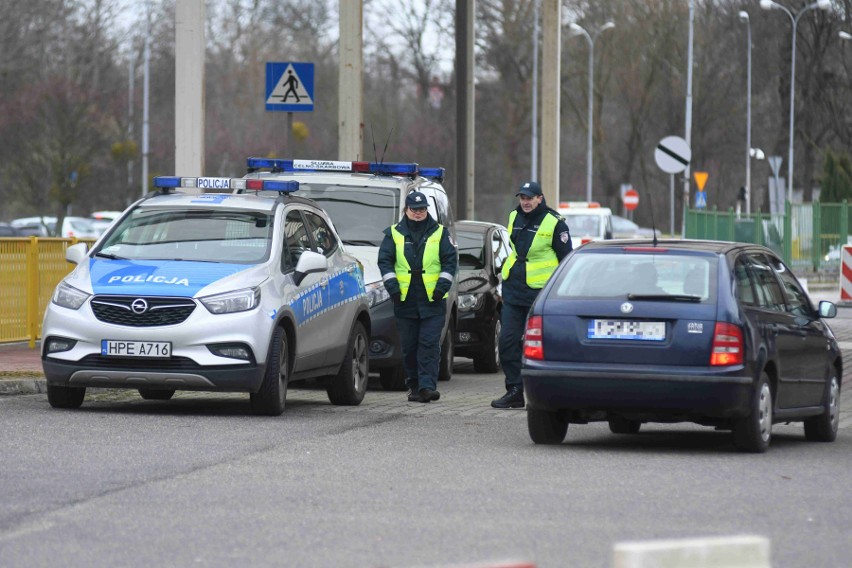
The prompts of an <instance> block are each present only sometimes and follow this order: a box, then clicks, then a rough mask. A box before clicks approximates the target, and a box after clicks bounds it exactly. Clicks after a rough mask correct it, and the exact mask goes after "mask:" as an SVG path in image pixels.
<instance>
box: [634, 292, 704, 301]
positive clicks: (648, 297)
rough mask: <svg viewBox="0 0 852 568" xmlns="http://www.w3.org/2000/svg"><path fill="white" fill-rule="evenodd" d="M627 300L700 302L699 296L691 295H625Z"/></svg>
mask: <svg viewBox="0 0 852 568" xmlns="http://www.w3.org/2000/svg"><path fill="white" fill-rule="evenodd" d="M627 299H628V300H663V301H667V302H700V301H701V296H693V295H691V294H627Z"/></svg>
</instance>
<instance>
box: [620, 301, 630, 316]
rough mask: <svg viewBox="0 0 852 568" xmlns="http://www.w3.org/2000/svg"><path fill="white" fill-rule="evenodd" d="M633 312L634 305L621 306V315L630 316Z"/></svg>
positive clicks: (626, 303)
mask: <svg viewBox="0 0 852 568" xmlns="http://www.w3.org/2000/svg"><path fill="white" fill-rule="evenodd" d="M632 311H633V304H631V303H630V302H624V303H623V304H621V313H622V314H629V313H630V312H632Z"/></svg>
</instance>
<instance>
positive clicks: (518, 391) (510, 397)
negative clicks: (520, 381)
mask: <svg viewBox="0 0 852 568" xmlns="http://www.w3.org/2000/svg"><path fill="white" fill-rule="evenodd" d="M525 404H526V403H525V402H524V387H522V386H521V385H512V386H511V387H509V388H508V389H506V394H504V395H503V396H501V397H500V398H498V399H497V400H492V401H491V406H492V407H494V408H523V407H524V405H525Z"/></svg>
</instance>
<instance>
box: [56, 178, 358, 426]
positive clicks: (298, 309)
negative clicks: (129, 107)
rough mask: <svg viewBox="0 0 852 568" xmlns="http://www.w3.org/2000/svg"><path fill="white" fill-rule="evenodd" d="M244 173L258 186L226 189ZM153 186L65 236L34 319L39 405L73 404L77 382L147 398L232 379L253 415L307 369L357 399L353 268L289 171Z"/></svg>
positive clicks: (226, 385)
mask: <svg viewBox="0 0 852 568" xmlns="http://www.w3.org/2000/svg"><path fill="white" fill-rule="evenodd" d="M252 184H255V185H257V187H256V188H253V187H251V186H252ZM246 185H248V186H249V187H248V188H249V189H258V190H261V189H262V190H266V191H264V193H263V195H249V194H245V195H240V194H234V193H230V192H232V191H233V190H234V189H237V188H240V187H243V188H246ZM155 186H156V187H158V188H159V191H157V192H152V193H151V194H149V195H148V196H147V197H145V198H143V199H142V200H140V201H138V202H137V203H135V204H134V205H132V206H131V207H129V208H128V209H127V211H125V212H124V214H123V215H122V217H121V218H120V219H119V220H118V221H116V222H115V224H114V225H113V226H112V227H111V228H110V230H109V231H108V232H107V233H105V234H104V235H103V236H102V237H101V238H100V239H99V240H98V241H97V242H96V243H95V245H94V247H93V248H92V249H91V250H90V251H89V250H87V247H86V245H85V244H84V243H80V244H76V245H73V246H71V247H69V248H68V251H67V254H66V258H67V260H68V261H69V262H72V263H75V264H76V265H77V267H76V268H75V269H74V271H73V272H71V274H69V275H68V276H67V277H66V278H65V279H64V280H63V281H62V282H61V283H60V284H59V285H58V286H57V287H56V290H55V292H54V294H53V298H52V301H51V302H50V305H49V306H48V308H47V310H46V312H45V316H44V323H43V327H42V337H43V339H42V363H43V366H44V372H45V377H46V378H47V391H48V401H49V402H50V405H51V406H53V407H55V408H77V407H79V406H80V405H81V404H82V402H83V398H84V396H85V392H86V387H115V388H131V389H138V391H139V393H140V395H141V396H142V397H143V398H145V399H156V400H167V399H169V398H171V397H172V395H173V394H174V392H175V391H176V390H197V391H235V392H248V393H250V399H251V409H252V411H253V412H254V413H255V414H263V415H273V416H277V415H280V414H281V413H282V412H283V411H284V404H285V399H286V396H287V386H288V383H289V382H290V381H293V380H299V379H307V378H317V379H319V380H321V381H322V382H323V384H325V386H326V388H327V391H328V397H329V400H330V401H331V402H332V403H334V404H341V405H357V404H360V402H361V401H362V400H363V398H364V394H365V392H366V390H367V378H368V370H369V369H368V338H369V337H370V327H371V322H370V312H369V304H368V300H367V294H366V291H365V288H364V276H363V268H362V265H361V263H360V262H359V261H358V260H357V259H356V258H355V257H353V256H351V255H350V254H348V253H347V252H346V250H345V247H344V245H343V244H342V243H341V242H340V239H339V237H338V235H337V233H336V231H335V229H334V226H333V224H332V222H331V220H330V219H329V218H328V216H327V215H326V213H325V212H324V211H323V210H322V209H321V208H320V207H318V206H317V205H316V204H315V203H314V202H313V201H311V200H308V199H304V198H300V197H297V196H295V195H293V192H294V190H296V189H297V188H298V183H296V182H280V181H274V180H245V179H230V178H179V177H163V178H156V180H155ZM183 190H188V191H183ZM205 190H214V191H225V192H228V193H202V192H203V191H205ZM269 190H272V191H274V192H275V193H272V194H270V192H269Z"/></svg>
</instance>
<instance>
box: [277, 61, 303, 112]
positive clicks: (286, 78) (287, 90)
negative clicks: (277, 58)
mask: <svg viewBox="0 0 852 568" xmlns="http://www.w3.org/2000/svg"><path fill="white" fill-rule="evenodd" d="M266 110H271V111H283V112H313V110H314V64H313V63H292V62H284V63H273V62H271V61H270V62H267V63H266Z"/></svg>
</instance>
